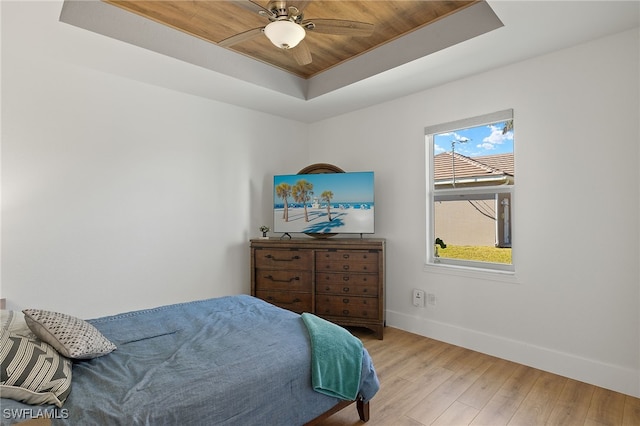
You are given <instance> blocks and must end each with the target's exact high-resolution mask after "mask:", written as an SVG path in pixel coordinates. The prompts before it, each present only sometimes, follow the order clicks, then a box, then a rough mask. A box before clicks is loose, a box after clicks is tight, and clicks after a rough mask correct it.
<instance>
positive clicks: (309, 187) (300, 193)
mask: <svg viewBox="0 0 640 426" xmlns="http://www.w3.org/2000/svg"><path fill="white" fill-rule="evenodd" d="M291 195H293V199H294V200H296V202H297V203H302V205H303V206H304V221H305V222H309V215H308V213H307V203H308V202H309V200H311V196H312V195H313V184H312V183H311V182H309V181H306V180H304V179H300V180H299V181H297V182H296V184H295V185H293V188H292V190H291Z"/></svg>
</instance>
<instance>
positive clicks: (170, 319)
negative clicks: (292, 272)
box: [0, 295, 379, 426]
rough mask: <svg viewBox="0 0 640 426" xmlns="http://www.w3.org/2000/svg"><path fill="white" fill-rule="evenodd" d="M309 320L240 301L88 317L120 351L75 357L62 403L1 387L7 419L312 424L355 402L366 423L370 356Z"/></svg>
mask: <svg viewBox="0 0 640 426" xmlns="http://www.w3.org/2000/svg"><path fill="white" fill-rule="evenodd" d="M304 315H308V314H303V316H304ZM303 316H301V315H299V314H296V313H293V312H290V311H287V310H284V309H281V308H278V307H276V306H273V305H271V304H269V303H267V302H264V301H262V300H260V299H257V298H254V297H251V296H247V295H240V296H229V297H222V298H215V299H207V300H201V301H194V302H188V303H181V304H175V305H168V306H163V307H158V308H154V309H147V310H140V311H135V312H129V313H123V314H118V315H114V316H107V317H102V318H97V319H93V320H88V321H87V323H88V324H90V325H91V326H92V327H94V328H95V329H96V330H97V332H98V334H101V335H102V336H103V337H104V338H105V340H107V342H109V343H112V344H113V345H114V347H117V349H115V350H112V351H110V348H107V349H106V350H105V352H106V353H105V354H98V355H97V356H95V357H85V358H89V359H74V360H73V363H72V378H71V390H70V392H68V394H67V395H66V396H65V397H66V400H65V401H64V402H63V403H61V404H57V405H59V406H56V405H55V404H49V405H46V404H45V405H29V404H25V403H22V402H18V401H16V400H14V399H7V398H4V396H7V393H6V392H5V388H4V387H3V395H2V396H3V398H2V399H1V403H2V410H1V411H2V413H1V418H0V421H2V424H14V423H19V422H20V421H23V420H25V419H30V418H33V417H37V416H38V415H44V416H46V417H49V418H51V424H53V425H66V424H70V425H71V424H73V425H78V424H82V425H106V424H109V425H158V424H180V425H243V426H244V425H265V424H269V425H304V424H312V423H313V422H314V421H317V420H318V419H322V418H323V417H326V416H327V415H328V414H330V413H332V412H335V411H337V410H338V409H342V408H343V407H344V406H346V405H349V404H350V403H351V402H353V401H355V402H356V403H357V404H356V406H357V409H358V412H359V414H360V416H361V419H362V420H364V421H366V420H368V412H369V408H368V404H369V401H370V400H371V398H372V397H373V396H374V395H375V393H376V392H377V390H378V389H379V382H378V378H377V376H376V372H375V369H374V367H373V364H372V360H371V358H370V356H369V354H368V352H367V351H366V349H365V348H364V347H362V346H361V345H362V344H361V342H360V348H361V349H360V352H359V353H360V356H359V357H357V356H356V357H352V356H351V354H353V353H355V352H357V351H358V350H357V348H358V346H357V343H356V346H353V343H352V342H351V341H349V337H344V338H345V339H346V340H345V341H348V343H346V344H345V345H346V346H348V347H349V351H350V353H349V357H346V356H345V354H346V353H348V352H344V353H343V354H342V355H341V354H340V350H339V349H340V348H332V347H326V346H325V347H321V346H322V345H323V344H324V343H322V342H323V338H324V340H325V341H326V339H327V335H326V334H325V335H324V336H323V335H322V333H326V331H325V330H321V332H320V334H319V337H317V336H315V337H314V334H313V333H316V332H314V331H313V330H312V328H310V327H311V325H310V324H309V323H308V321H309V320H312V321H311V322H312V323H314V322H315V323H316V324H319V325H320V326H321V327H323V326H324V325H323V324H324V323H326V324H327V326H328V327H329V329H330V330H331V332H332V333H333V332H334V331H338V332H341V331H340V330H343V331H344V329H342V328H341V327H338V326H336V325H333V324H330V323H328V322H326V321H324V320H322V319H320V318H317V317H313V316H311V317H309V316H307V317H304V318H303ZM80 321H81V320H80ZM331 327H334V328H335V329H333V328H331ZM31 328H33V327H31ZM344 332H345V333H348V332H346V331H344ZM310 333H311V334H310ZM349 336H350V335H349ZM341 338H343V337H341ZM351 338H352V339H355V338H353V336H351ZM43 339H44V337H43ZM331 339H333V337H331ZM355 340H356V341H357V342H359V340H358V339H355ZM3 345H4V343H3ZM56 349H57V348H56ZM343 350H344V348H343ZM93 355H95V354H93ZM326 355H329V358H322V357H323V356H326ZM332 356H333V357H334V358H336V357H337V359H338V361H337V364H341V365H337V364H335V365H334V363H336V361H335V359H331V357H332ZM340 356H342V357H343V359H340ZM76 358H77V357H76ZM63 359H66V358H65V357H63ZM356 363H357V364H356ZM355 365H357V366H358V368H355ZM327 366H329V370H333V371H332V372H331V373H332V374H333V375H334V377H330V378H329V380H328V381H327V383H328V386H326V387H324V388H323V386H324V384H320V385H319V384H318V383H317V379H318V377H317V376H318V374H322V373H323V369H325V370H326V369H327ZM334 366H336V367H337V369H334ZM5 367H6V366H5V365H3V367H2V370H3V375H4V374H5V372H4V370H5ZM4 379H5V377H4V376H3V380H4ZM338 379H339V380H338ZM320 380H321V381H322V378H320ZM331 380H333V382H331ZM332 383H333V386H334V387H333V388H332V387H331V386H332ZM342 383H346V384H348V385H349V384H350V389H347V390H345V389H342V388H341V387H344V386H343V385H342ZM336 386H337V388H336ZM353 391H355V393H353V394H349V392H353Z"/></svg>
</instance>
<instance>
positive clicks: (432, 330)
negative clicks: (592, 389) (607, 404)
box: [386, 311, 640, 397]
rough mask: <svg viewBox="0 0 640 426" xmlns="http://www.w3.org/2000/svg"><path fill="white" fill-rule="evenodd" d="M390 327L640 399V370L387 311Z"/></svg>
mask: <svg viewBox="0 0 640 426" xmlns="http://www.w3.org/2000/svg"><path fill="white" fill-rule="evenodd" d="M386 315H387V316H386V319H387V325H388V326H391V327H396V328H399V329H401V330H405V331H409V332H411V333H415V334H419V335H421V336H425V337H429V338H432V339H435V340H440V341H442V342H446V343H450V344H452V345H456V346H462V347H464V348H467V349H472V350H474V351H477V352H482V353H485V354H488V355H492V356H495V357H498V358H502V359H506V360H509V361H513V362H517V363H519V364H524V365H527V366H530V367H533V368H537V369H539V370H543V371H548V372H550V373H554V374H558V375H561V376H564V377H568V378H571V379H574V380H578V381H581V382H585V383H589V384H592V385H595V386H599V387H603V388H606V389H610V390H613V391H616V392H620V393H624V394H626V395H631V396H634V397H640V370H633V369H630V368H625V367H620V366H617V365H613V364H607V363H603V362H600V361H596V360H593V359H587V358H582V357H580V356H577V355H575V354H570V353H566V352H560V351H556V350H554V349H550V348H545V347H541V346H536V345H532V344H529V343H526V342H523V341H518V340H512V339H507V338H504V337H500V336H496V335H492V334H487V333H483V332H480V331H477V330H472V329H468V328H462V327H457V326H453V325H451V324H446V323H442V322H438V321H433V320H430V319H426V318H420V317H414V316H410V315H407V314H403V313H400V312H394V311H386Z"/></svg>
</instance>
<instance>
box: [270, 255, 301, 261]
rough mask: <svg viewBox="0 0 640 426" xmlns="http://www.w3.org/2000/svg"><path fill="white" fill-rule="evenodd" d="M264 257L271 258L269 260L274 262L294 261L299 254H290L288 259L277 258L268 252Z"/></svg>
mask: <svg viewBox="0 0 640 426" xmlns="http://www.w3.org/2000/svg"><path fill="white" fill-rule="evenodd" d="M265 257H266V258H267V259H271V260H273V261H274V262H292V261H294V260H298V259H300V256H298V255H296V256H291V258H290V259H279V258H277V257H275V256H273V255H271V254H268V255H266V256H265Z"/></svg>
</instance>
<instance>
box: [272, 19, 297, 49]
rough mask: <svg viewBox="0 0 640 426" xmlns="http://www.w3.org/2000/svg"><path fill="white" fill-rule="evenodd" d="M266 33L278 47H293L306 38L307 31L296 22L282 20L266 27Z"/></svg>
mask: <svg viewBox="0 0 640 426" xmlns="http://www.w3.org/2000/svg"><path fill="white" fill-rule="evenodd" d="M264 34H265V35H266V36H267V38H268V39H269V40H270V41H271V43H273V44H274V45H275V46H276V47H279V48H280V49H292V48H294V47H296V46H297V45H298V43H300V42H301V41H302V40H303V39H304V36H305V35H306V32H305V30H304V28H302V27H301V26H300V25H298V24H296V23H295V22H291V21H288V20H282V21H275V22H271V23H269V24H268V25H267V26H266V27H265V28H264Z"/></svg>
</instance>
